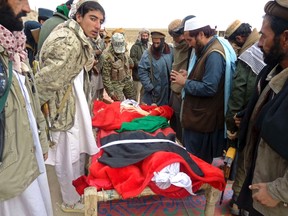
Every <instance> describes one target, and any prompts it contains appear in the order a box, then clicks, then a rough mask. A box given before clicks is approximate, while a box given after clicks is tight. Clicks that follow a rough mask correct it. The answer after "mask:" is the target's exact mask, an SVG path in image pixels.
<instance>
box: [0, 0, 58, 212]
mask: <svg viewBox="0 0 288 216" xmlns="http://www.w3.org/2000/svg"><path fill="white" fill-rule="evenodd" d="M29 12H30V6H29V3H28V1H27V0H23V1H18V0H0V76H1V84H0V89H1V90H0V111H1V114H0V115H1V116H0V215H5V216H12V215H29V216H39V215H40V216H51V215H53V210H52V204H51V198H50V192H49V186H48V180H47V175H46V169H45V164H44V160H46V159H47V152H48V142H47V136H46V132H45V119H44V117H43V115H42V113H41V109H40V103H39V99H38V92H37V88H36V85H35V82H34V78H33V73H32V71H30V70H29V67H28V65H29V62H28V58H27V53H26V52H25V41H26V38H25V35H24V32H23V31H22V30H23V22H22V20H21V17H22V16H26V14H27V13H29Z"/></svg>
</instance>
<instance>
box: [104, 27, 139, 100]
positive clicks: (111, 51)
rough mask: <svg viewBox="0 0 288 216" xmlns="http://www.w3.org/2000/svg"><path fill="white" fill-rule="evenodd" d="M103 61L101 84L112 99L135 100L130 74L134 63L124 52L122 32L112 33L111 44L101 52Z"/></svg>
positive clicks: (124, 45)
mask: <svg viewBox="0 0 288 216" xmlns="http://www.w3.org/2000/svg"><path fill="white" fill-rule="evenodd" d="M103 61H104V62H103V68H102V78H103V84H104V88H105V90H106V92H107V94H108V95H109V96H110V97H111V98H112V100H114V101H123V100H124V99H133V100H136V93H135V90H134V85H133V80H132V76H131V68H133V66H134V63H133V60H132V59H131V58H130V56H129V55H128V53H127V52H126V42H125V37H124V34H122V33H118V32H116V33H114V34H113V35H112V40H111V46H110V47H109V48H108V49H107V50H105V52H103Z"/></svg>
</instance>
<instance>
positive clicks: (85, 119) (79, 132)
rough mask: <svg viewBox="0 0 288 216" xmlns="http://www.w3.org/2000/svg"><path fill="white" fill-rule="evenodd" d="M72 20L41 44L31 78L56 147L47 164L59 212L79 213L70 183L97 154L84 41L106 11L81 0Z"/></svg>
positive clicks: (89, 57)
mask: <svg viewBox="0 0 288 216" xmlns="http://www.w3.org/2000/svg"><path fill="white" fill-rule="evenodd" d="M71 17H72V18H71V19H68V20H67V21H66V22H64V23H61V24H59V25H58V26H57V27H56V28H55V29H54V30H53V31H52V32H51V33H50V34H49V36H48V37H47V39H46V40H45V42H44V44H43V46H42V48H41V51H40V54H39V63H40V71H39V72H37V73H36V75H35V79H36V81H37V84H38V87H39V95H40V96H39V97H40V102H41V105H43V104H46V103H48V104H49V108H50V116H51V127H50V131H51V135H52V138H53V141H54V142H55V145H54V147H53V148H50V149H49V156H48V159H47V161H46V164H49V165H53V166H54V167H55V171H56V175H57V177H58V182H59V184H60V189H61V195H62V200H63V203H62V205H61V209H62V210H63V211H64V212H84V205H83V203H82V202H81V199H80V198H81V197H80V196H79V194H78V193H77V192H76V190H75V188H74V186H73V185H72V181H73V180H74V179H76V178H78V177H79V176H81V175H83V174H84V171H85V165H84V161H85V157H86V155H94V154H96V153H97V152H98V151H99V149H98V148H97V145H96V142H95V137H94V133H93V130H92V122H91V97H90V94H91V92H90V82H89V77H88V71H90V70H91V68H92V67H93V63H94V60H95V59H94V52H93V48H92V46H91V41H90V40H89V38H95V37H96V36H97V34H96V33H95V32H98V31H99V30H100V28H101V24H102V23H103V22H104V21H105V11H104V9H103V7H102V6H101V5H100V4H99V2H98V1H97V0H81V1H78V2H77V4H76V10H75V12H74V13H72V15H71ZM91 17H93V19H92V18H91Z"/></svg>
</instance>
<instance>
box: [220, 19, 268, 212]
mask: <svg viewBox="0 0 288 216" xmlns="http://www.w3.org/2000/svg"><path fill="white" fill-rule="evenodd" d="M245 26H246V28H245ZM245 29H246V33H245ZM249 29H250V25H249V24H248V23H242V24H241V22H240V21H239V20H235V21H234V22H233V23H232V24H231V25H230V26H229V27H228V28H227V30H226V31H225V33H226V35H225V37H227V38H228V40H229V38H230V40H229V42H230V43H232V44H233V43H237V41H238V43H237V44H238V45H237V47H238V51H239V52H238V53H240V55H239V56H238V61H237V67H236V71H235V74H234V77H233V83H232V90H231V95H230V97H229V101H228V108H227V112H226V125H227V138H228V139H227V142H228V143H227V144H228V146H227V148H229V147H230V146H232V147H235V148H238V145H237V143H238V139H237V134H238V126H237V125H236V123H235V120H234V119H235V118H236V116H235V115H237V116H239V114H241V111H242V110H244V109H245V108H246V106H247V104H248V101H249V99H250V97H251V95H252V92H253V89H254V85H255V81H256V78H257V75H258V74H259V72H260V71H261V70H262V69H263V67H264V66H265V63H264V62H263V54H262V52H261V50H260V48H258V40H259V38H260V35H259V33H258V31H257V30H256V29H254V30H253V31H252V32H251V30H250V32H251V33H250V34H249V33H248V32H249ZM231 35H232V36H233V37H231ZM244 35H245V36H244ZM239 41H241V43H240V42H239ZM243 163H244V162H243V155H242V154H240V155H239V154H237V157H236V158H235V159H234V161H233V166H232V169H231V175H230V176H232V179H233V178H234V175H235V172H236V176H235V180H234V182H233V185H232V190H233V196H232V200H231V202H230V208H231V213H232V214H234V215H240V210H239V209H238V206H237V205H236V201H237V197H238V195H239V192H240V190H241V187H242V184H243V182H244V179H245V172H244V167H243Z"/></svg>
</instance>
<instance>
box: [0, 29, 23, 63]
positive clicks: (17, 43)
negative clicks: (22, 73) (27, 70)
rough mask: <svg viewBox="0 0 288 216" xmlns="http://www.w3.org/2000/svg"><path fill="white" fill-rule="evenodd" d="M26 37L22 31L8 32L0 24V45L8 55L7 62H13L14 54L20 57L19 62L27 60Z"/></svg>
mask: <svg viewBox="0 0 288 216" xmlns="http://www.w3.org/2000/svg"><path fill="white" fill-rule="evenodd" d="M25 42H26V36H25V34H24V32H23V31H14V32H10V31H9V30H8V29H6V28H5V27H4V26H2V25H1V24H0V45H1V46H3V47H4V48H5V49H6V50H7V52H8V55H9V60H11V61H13V62H15V61H16V59H15V58H14V56H15V54H18V55H19V56H20V60H21V61H24V60H26V59H27V53H26V51H25Z"/></svg>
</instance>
